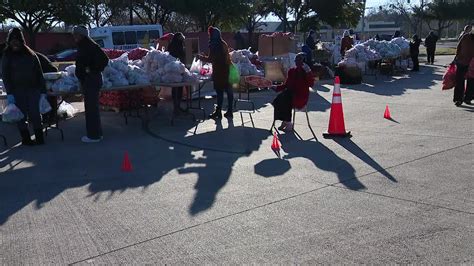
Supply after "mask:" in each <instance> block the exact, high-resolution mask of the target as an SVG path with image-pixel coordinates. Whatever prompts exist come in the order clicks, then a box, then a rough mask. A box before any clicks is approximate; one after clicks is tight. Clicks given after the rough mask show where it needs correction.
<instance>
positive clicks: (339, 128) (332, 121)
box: [323, 76, 350, 137]
mask: <svg viewBox="0 0 474 266" xmlns="http://www.w3.org/2000/svg"><path fill="white" fill-rule="evenodd" d="M323 136H324V137H332V136H350V132H346V127H345V124H344V111H343V108H342V94H341V87H340V79H339V77H338V76H336V77H335V79H334V92H333V95H332V103H331V113H330V115H329V126H328V132H327V133H325V134H323Z"/></svg>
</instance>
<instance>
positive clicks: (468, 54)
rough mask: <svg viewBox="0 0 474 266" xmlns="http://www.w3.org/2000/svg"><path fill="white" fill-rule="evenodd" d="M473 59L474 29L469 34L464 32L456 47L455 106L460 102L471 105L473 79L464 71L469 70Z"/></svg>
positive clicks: (473, 92) (460, 103) (473, 94)
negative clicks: (467, 76)
mask: <svg viewBox="0 0 474 266" xmlns="http://www.w3.org/2000/svg"><path fill="white" fill-rule="evenodd" d="M472 60H474V31H471V33H469V34H464V36H463V37H462V38H461V40H460V41H459V43H458V46H457V48H456V57H455V58H454V62H453V63H455V64H456V86H455V87H454V97H453V101H454V104H455V105H456V106H461V105H462V102H463V101H464V103H466V104H469V105H471V104H472V99H473V98H474V79H473V78H472V77H471V78H467V86H465V85H464V84H465V82H466V73H468V71H469V65H470V64H471V65H472V63H471V61H472Z"/></svg>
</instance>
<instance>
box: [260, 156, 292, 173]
mask: <svg viewBox="0 0 474 266" xmlns="http://www.w3.org/2000/svg"><path fill="white" fill-rule="evenodd" d="M254 169H255V173H256V174H257V175H260V176H263V177H275V176H280V175H283V174H285V173H286V172H288V171H289V170H290V169H291V165H290V162H288V161H287V160H282V159H279V158H274V159H267V160H263V161H261V162H259V163H258V164H256V165H255V166H254Z"/></svg>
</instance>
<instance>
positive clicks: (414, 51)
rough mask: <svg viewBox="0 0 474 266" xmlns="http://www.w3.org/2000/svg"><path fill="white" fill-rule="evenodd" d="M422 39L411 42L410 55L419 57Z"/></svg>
mask: <svg viewBox="0 0 474 266" xmlns="http://www.w3.org/2000/svg"><path fill="white" fill-rule="evenodd" d="M420 44H421V39H417V40H413V41H411V42H410V55H412V56H417V55H419V54H420Z"/></svg>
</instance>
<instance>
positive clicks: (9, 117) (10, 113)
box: [2, 103, 25, 123]
mask: <svg viewBox="0 0 474 266" xmlns="http://www.w3.org/2000/svg"><path fill="white" fill-rule="evenodd" d="M23 118H25V116H24V115H23V113H22V112H21V110H20V109H19V108H18V107H17V106H16V105H15V104H13V103H11V104H9V105H7V107H6V108H5V110H3V113H2V120H3V122H6V123H15V122H18V121H20V120H22V119H23Z"/></svg>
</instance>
